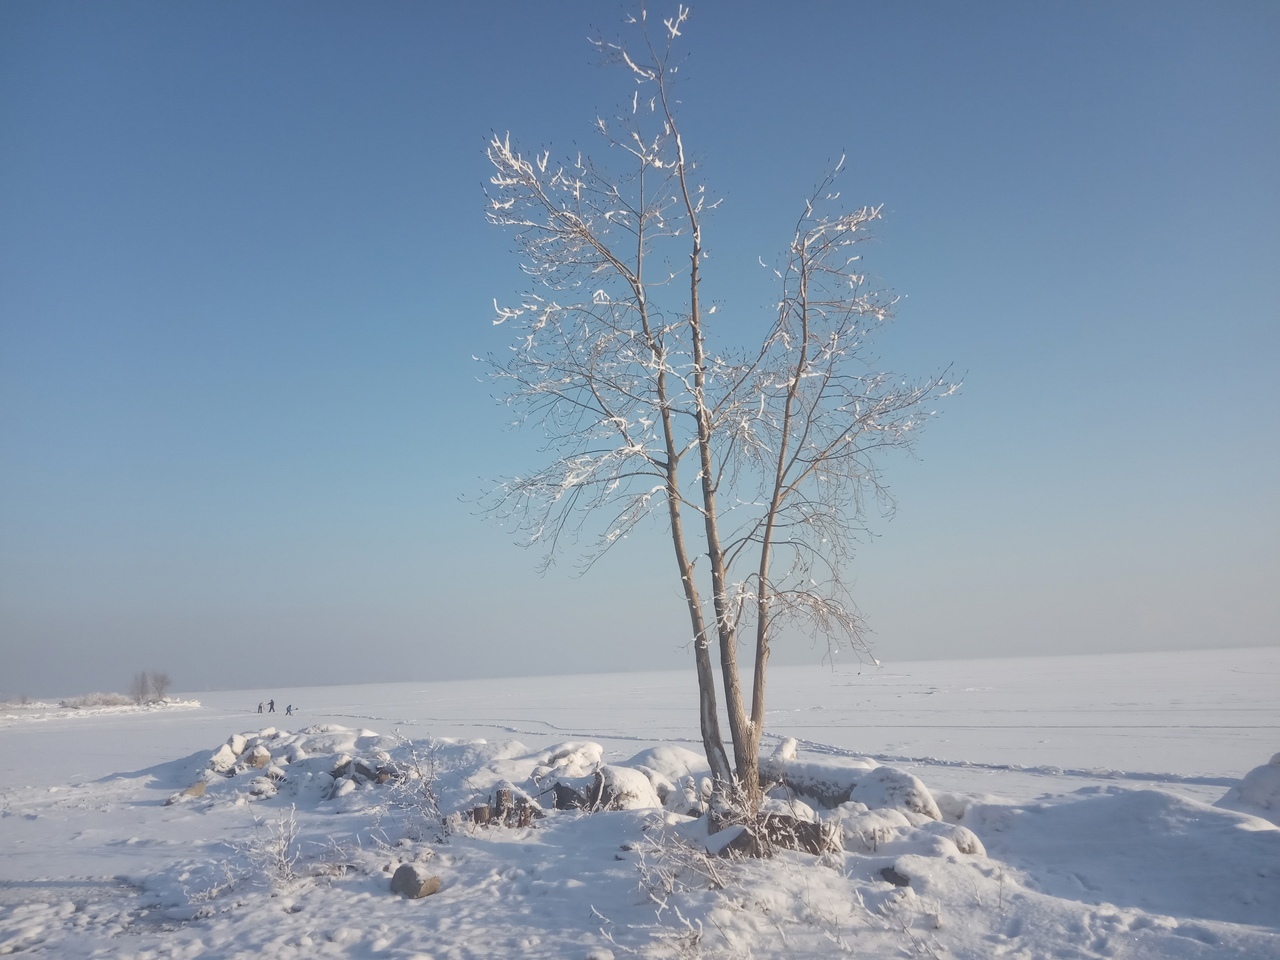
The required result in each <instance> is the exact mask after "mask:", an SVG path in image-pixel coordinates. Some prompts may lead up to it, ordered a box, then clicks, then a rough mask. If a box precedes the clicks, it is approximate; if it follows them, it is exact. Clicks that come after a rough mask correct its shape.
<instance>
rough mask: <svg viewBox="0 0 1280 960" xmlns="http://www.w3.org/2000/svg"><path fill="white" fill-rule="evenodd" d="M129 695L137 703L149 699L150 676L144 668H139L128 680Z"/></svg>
mask: <svg viewBox="0 0 1280 960" xmlns="http://www.w3.org/2000/svg"><path fill="white" fill-rule="evenodd" d="M129 696H130V697H131V698H132V699H133V702H134V703H136V704H138V705H141V704H144V703H146V702H147V701H148V700H150V699H151V677H150V676H148V675H147V672H146V671H145V670H139V671H138V672H137V673H135V674H134V675H133V679H132V680H130V681H129Z"/></svg>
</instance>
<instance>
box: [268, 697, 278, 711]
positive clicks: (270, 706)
mask: <svg viewBox="0 0 1280 960" xmlns="http://www.w3.org/2000/svg"><path fill="white" fill-rule="evenodd" d="M275 712H276V702H275V701H274V700H268V701H267V713H275Z"/></svg>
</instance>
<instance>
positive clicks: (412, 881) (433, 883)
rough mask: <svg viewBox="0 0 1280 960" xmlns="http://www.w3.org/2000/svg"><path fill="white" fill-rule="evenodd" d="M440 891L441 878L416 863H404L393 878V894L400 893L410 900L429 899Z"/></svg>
mask: <svg viewBox="0 0 1280 960" xmlns="http://www.w3.org/2000/svg"><path fill="white" fill-rule="evenodd" d="M439 891H440V878H439V877H437V876H435V875H434V874H429V873H427V872H426V871H425V870H424V869H423V868H422V867H420V866H418V865H417V864H415V863H402V864H401V865H400V868H399V869H398V870H396V872H395V874H394V875H393V876H392V877H391V892H392V893H399V894H402V895H403V896H406V897H408V898H409V899H410V900H419V899H421V898H422V897H429V896H431V895H432V894H433V893H438V892H439Z"/></svg>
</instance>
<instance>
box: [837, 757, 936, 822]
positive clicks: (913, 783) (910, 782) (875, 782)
mask: <svg viewBox="0 0 1280 960" xmlns="http://www.w3.org/2000/svg"><path fill="white" fill-rule="evenodd" d="M849 799H850V800H852V801H854V802H856V803H862V804H865V805H866V806H867V808H868V809H870V810H878V809H882V808H884V807H888V808H890V809H893V810H902V811H909V812H910V813H914V814H917V815H918V816H921V817H924V818H926V819H929V820H941V819H942V813H941V811H939V810H938V805H937V803H935V802H934V799H933V794H931V793H930V792H929V788H928V787H926V786H925V785H924V784H923V783H922V782H920V780H919V779H918V778H916V777H913V776H912V775H911V774H909V773H906V772H904V771H902V770H895V769H894V768H893V767H876V768H875V769H874V770H868V771H867V772H866V773H864V774H863V775H862V776H861V777H860V778H859V780H858V782H857V783H856V784H855V785H854V787H853V790H852V791H851V792H850V793H849Z"/></svg>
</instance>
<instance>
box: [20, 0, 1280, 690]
mask: <svg viewBox="0 0 1280 960" xmlns="http://www.w3.org/2000/svg"><path fill="white" fill-rule="evenodd" d="M623 9H624V8H623V7H620V6H618V5H615V4H610V3H569V2H565V3H547V4H493V3H488V4H486V3H477V4H458V5H451V6H444V5H436V4H419V3H371V4H359V5H353V4H339V3H325V2H319V3H309V4H305V5H302V4H289V3H266V4H264V3H257V2H254V3H248V2H224V3H219V4H196V3H158V2H113V3H110V4H100V3H76V2H66V3H59V4H43V3H35V2H28V0H13V2H9V3H6V4H3V5H0V130H2V131H3V134H2V144H3V146H2V148H0V694H4V693H8V694H20V693H29V694H33V695H39V694H57V693H70V692H77V691H82V690H87V689H90V688H93V689H100V688H116V689H118V688H121V687H123V686H125V685H126V683H127V680H128V677H129V676H130V675H131V674H132V673H133V672H134V671H136V670H138V669H144V668H156V669H164V670H167V671H168V672H169V673H170V674H171V675H172V676H173V677H174V679H175V682H176V685H177V686H178V687H179V688H182V689H190V690H198V689H207V688H217V687H239V686H249V685H258V684H265V685H294V684H309V683H324V682H341V681H345V680H370V681H375V680H392V679H424V680H425V679H441V678H449V677H460V676H476V675H518V674H522V673H562V672H578V671H598V670H611V669H635V668H643V667H675V666H680V665H683V664H684V663H686V661H687V660H688V659H689V654H688V651H687V648H686V647H685V646H684V641H685V640H686V639H687V633H688V627H687V622H682V616H683V611H682V605H681V601H680V598H679V596H678V593H677V590H676V583H675V580H674V578H673V576H672V564H671V561H670V559H669V557H668V556H667V554H666V553H665V552H664V544H663V541H662V532H661V530H660V529H655V530H653V531H652V535H650V536H648V537H641V538H638V539H636V540H634V541H633V542H629V543H627V544H626V545H625V547H626V549H625V550H621V551H615V552H614V554H612V555H611V556H610V557H609V558H608V559H607V560H606V561H605V562H604V563H603V564H601V565H599V566H597V567H596V568H595V569H594V570H593V571H592V572H591V573H590V574H589V575H587V576H586V577H581V578H579V577H575V576H574V575H573V571H574V565H573V563H572V558H571V557H567V558H566V559H565V562H564V563H562V564H561V565H560V566H559V567H557V568H556V569H554V570H553V571H552V572H550V573H549V574H548V575H547V576H545V577H539V576H538V575H537V574H536V572H535V562H536V557H535V556H533V555H531V554H529V553H527V552H525V551H522V550H520V549H519V548H517V547H515V546H513V545H512V544H511V539H510V537H509V536H507V535H506V534H504V532H503V531H502V530H501V529H499V528H497V527H496V526H495V525H494V524H492V523H489V522H486V521H484V520H483V519H481V518H480V517H479V516H477V515H476V511H475V508H474V507H473V506H472V505H471V503H470V501H471V500H473V499H474V497H475V496H477V495H478V494H479V493H480V492H481V491H482V490H483V489H484V488H485V486H486V478H493V477H496V476H498V475H501V474H503V473H508V472H514V471H518V470H520V469H522V468H525V467H528V466H530V465H531V464H532V463H533V462H534V459H533V458H534V447H535V441H536V438H534V437H531V436H529V435H521V434H518V433H512V432H510V431H508V430H506V429H505V428H504V423H505V418H504V415H503V411H502V410H501V408H500V407H498V406H497V405H496V404H495V403H494V402H493V400H492V398H491V397H490V389H489V387H488V386H487V385H486V384H484V383H481V382H479V381H478V377H479V375H480V372H481V371H480V369H479V368H478V365H476V364H475V363H473V362H472V361H471V359H470V358H471V357H472V356H473V355H475V354H483V353H485V352H488V351H496V350H501V349H502V348H503V341H502V330H500V329H499V330H495V329H494V328H493V327H492V326H491V324H490V322H489V320H490V316H491V304H492V302H493V300H494V299H495V298H497V299H499V300H509V299H511V298H512V297H513V296H514V295H515V294H516V293H517V292H518V291H519V290H520V289H521V287H522V284H521V277H520V274H519V271H518V268H517V262H516V259H515V257H514V255H513V254H512V252H511V243H510V238H508V237H506V236H504V235H502V234H501V233H500V232H498V231H496V230H494V229H492V228H490V227H487V226H486V225H485V223H484V219H483V186H484V182H485V178H486V176H487V170H486V161H485V158H484V145H485V141H486V138H487V137H488V136H489V134H490V133H491V132H494V131H506V130H510V131H511V132H512V134H513V136H514V137H515V138H517V139H519V140H520V141H521V142H522V143H525V144H527V145H529V146H531V147H532V146H548V147H551V148H553V149H559V150H561V151H563V152H566V153H570V152H576V151H577V150H578V149H579V148H582V149H584V150H587V151H590V150H591V149H592V148H593V147H594V146H595V143H594V141H593V138H592V134H591V129H590V125H591V120H592V118H593V117H594V116H595V114H596V113H597V111H601V112H606V111H609V110H611V109H612V108H613V107H614V106H615V105H616V104H617V103H619V102H621V101H622V100H623V99H624V98H626V97H627V96H628V95H629V90H630V87H629V80H628V79H627V78H626V77H624V76H622V75H621V74H619V73H618V72H616V71H614V70H610V69H605V68H600V67H598V66H597V65H596V63H595V56H594V54H593V51H592V48H591V47H590V45H589V44H588V42H587V39H588V37H590V36H600V35H609V36H614V35H617V34H618V33H619V31H620V30H621V29H622V28H621V11H622V10H623ZM655 10H656V11H657V12H659V13H663V12H665V11H664V9H663V8H660V7H659V8H655ZM685 34H686V37H685V39H686V43H685V47H684V51H685V53H686V54H687V57H688V59H687V62H686V65H685V67H684V69H683V70H682V76H683V77H684V80H683V84H684V85H683V88H682V91H681V95H682V97H683V98H684V101H685V105H684V107H683V112H682V114H681V116H682V122H683V124H684V132H685V136H686V139H687V141H688V142H689V143H690V145H691V147H692V149H693V150H694V151H695V152H696V154H697V155H698V157H699V158H700V161H701V169H702V170H703V172H704V174H705V177H706V180H707V182H708V184H709V185H710V188H711V189H712V190H713V191H714V192H716V193H717V194H718V195H719V196H721V197H723V200H724V202H723V204H722V207H721V208H720V210H719V211H717V213H716V215H715V217H714V218H713V219H712V220H711V222H709V223H708V224H707V226H706V235H707V236H706V242H707V246H708V249H709V252H710V256H711V258H710V260H709V262H708V268H707V274H706V284H707V287H705V288H704V289H707V290H708V291H709V292H710V293H711V295H712V297H713V298H715V299H718V300H720V301H721V302H722V303H724V304H725V306H726V308H727V309H725V310H724V311H723V312H722V314H721V315H722V316H729V317H732V316H734V315H737V316H742V317H748V318H749V317H751V316H752V315H753V311H761V310H764V309H767V306H768V304H769V303H770V298H771V296H772V293H771V290H770V288H769V286H768V284H767V283H766V282H765V277H764V275H763V273H762V271H761V270H760V269H759V267H758V265H757V258H759V257H764V259H765V260H770V259H771V258H772V257H773V256H775V255H776V254H777V253H778V252H779V251H780V250H781V249H782V247H783V246H784V245H785V243H786V242H787V240H788V237H789V230H790V225H791V224H792V223H793V222H794V219H795V217H796V215H797V213H798V211H799V205H800V203H801V201H802V199H803V197H804V196H805V194H806V193H807V191H808V190H809V188H810V187H811V186H812V184H813V183H814V182H815V180H816V179H817V178H818V177H819V176H820V175H821V173H822V172H823V171H824V169H825V168H826V167H827V166H829V164H830V163H831V162H833V161H834V160H835V159H836V158H837V157H839V156H840V155H841V154H842V153H846V154H847V155H848V158H849V160H848V168H849V172H848V175H847V176H846V178H845V180H844V183H843V188H844V192H845V196H846V197H848V198H850V199H851V200H852V201H853V202H856V203H858V204H861V203H863V202H867V203H883V204H884V212H885V221H884V222H883V224H882V225H881V227H880V228H879V229H878V231H877V234H878V238H879V240H878V242H877V244H876V245H875V247H874V248H873V249H872V250H871V251H870V253H869V258H868V266H869V268H870V270H871V271H872V272H874V273H875V274H877V275H878V276H881V277H883V278H884V279H885V280H886V281H887V282H888V283H889V284H890V285H891V286H892V287H893V288H894V289H895V290H896V291H897V292H899V293H901V294H903V295H905V299H904V301H903V303H902V305H901V309H900V311H899V319H898V321H897V323H896V324H895V326H894V327H893V328H892V330H891V331H890V332H889V334H888V336H887V337H886V338H885V339H884V341H883V342H882V344H881V350H882V356H883V361H884V364H885V365H886V366H888V367H889V368H891V369H895V370H900V371H902V372H904V373H927V372H929V371H932V370H935V369H938V368H940V367H943V366H946V365H947V364H954V367H955V369H956V370H957V371H959V372H961V373H962V374H963V375H964V378H965V387H964V390H963V393H962V395H961V396H960V397H958V398H956V399H954V400H953V401H951V402H949V403H948V404H947V405H946V407H945V411H944V414H943V415H942V417H941V418H940V419H939V420H938V421H937V422H936V423H934V424H933V425H931V427H930V429H929V431H928V432H927V433H926V435H925V436H924V437H923V439H922V442H921V444H920V447H919V450H918V456H917V457H916V459H913V460H912V459H903V460H900V461H895V462H892V463H891V464H889V467H888V477H889V480H890V482H891V484H892V486H893V488H894V490H895V492H896V494H897V496H898V498H899V501H900V507H899V510H898V512H897V514H896V516H895V517H894V518H893V519H892V520H891V521H884V522H878V523H876V524H875V532H876V534H877V536H876V537H875V539H873V540H872V541H870V542H868V543H867V544H865V545H864V546H863V547H862V548H861V550H860V553H859V561H858V567H857V570H856V579H857V595H858V600H859V602H860V604H861V607H862V610H863V612H864V614H865V615H866V616H867V618H868V621H869V624H870V626H871V628H872V629H873V630H874V631H875V633H874V639H875V642H876V645H877V655H878V656H879V657H880V658H881V659H884V660H893V659H904V658H913V657H952V656H956V657H960V656H987V655H1011V654H1038V653H1049V652H1055V653H1056V652H1072V651H1081V652H1096V651H1105V650H1128V649H1171V648H1179V647H1199V646H1244V645H1259V644H1275V643H1277V642H1280V601H1277V595H1280V590H1277V589H1276V584H1277V583H1280V548H1278V547H1277V540H1278V535H1280V495H1278V493H1280V417H1277V413H1276V400H1275V388H1276V386H1277V383H1278V378H1277V374H1276V369H1277V361H1280V332H1278V331H1280V324H1278V323H1277V321H1278V320H1280V316H1278V314H1280V307H1278V306H1277V305H1278V304H1280V269H1277V267H1276V262H1277V255H1278V254H1280V177H1277V175H1276V169H1277V164H1278V162H1280V161H1278V159H1277V158H1280V58H1277V57H1276V56H1275V50H1276V49H1280V7H1277V6H1276V5H1275V4H1273V3H1270V2H1257V3H1243V2H1241V3H1165V2H1161V3H1137V2H1133V3H1125V4H1110V3H1037V4H1024V3H1012V2H1010V3H984V4H967V5H957V4H941V3H939V4H932V3H910V4H898V3H834V2H833V3H820V2H810V3H805V4H798V5H792V6H791V7H789V8H788V9H786V10H784V9H783V8H782V6H781V5H778V4H767V3H758V2H746V3H737V2H734V3H730V2H727V0H725V2H707V3H696V4H693V15H692V17H691V19H690V21H689V24H688V26H687V29H686V31H685ZM819 653H820V651H815V650H814V649H813V648H812V647H811V645H810V644H809V642H808V641H807V640H801V641H798V642H796V643H794V644H790V645H788V646H787V648H786V649H784V650H781V651H779V653H778V655H777V656H778V659H779V661H780V662H786V661H791V662H797V661H803V660H806V659H816V658H817V656H818V654H819Z"/></svg>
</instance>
